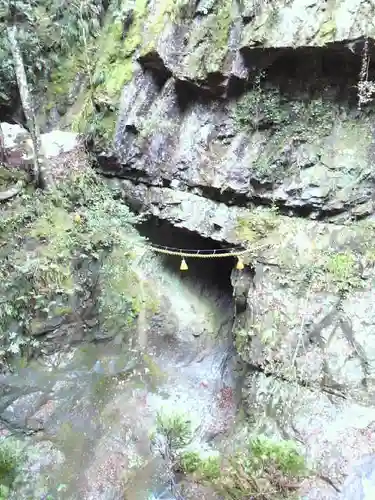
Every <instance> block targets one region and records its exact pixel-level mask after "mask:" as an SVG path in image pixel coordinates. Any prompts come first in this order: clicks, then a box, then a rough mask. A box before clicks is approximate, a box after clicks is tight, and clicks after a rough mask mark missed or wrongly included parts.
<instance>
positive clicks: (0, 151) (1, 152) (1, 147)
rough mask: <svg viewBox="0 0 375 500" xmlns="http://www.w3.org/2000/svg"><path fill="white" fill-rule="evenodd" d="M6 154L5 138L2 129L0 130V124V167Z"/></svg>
mask: <svg viewBox="0 0 375 500" xmlns="http://www.w3.org/2000/svg"><path fill="white" fill-rule="evenodd" d="M5 160H6V154H5V138H4V134H3V129H2V128H1V123H0V165H1V163H5Z"/></svg>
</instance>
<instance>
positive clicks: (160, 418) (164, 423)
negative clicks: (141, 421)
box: [156, 412, 192, 452]
mask: <svg viewBox="0 0 375 500" xmlns="http://www.w3.org/2000/svg"><path fill="white" fill-rule="evenodd" d="M156 432H157V434H159V435H161V436H162V437H163V438H164V439H165V442H166V446H167V447H168V449H169V450H170V451H171V452H175V451H176V450H178V449H180V448H183V447H184V446H186V445H187V444H188V443H189V442H190V441H191V439H192V430H191V425H190V421H189V420H188V419H186V417H184V416H183V415H179V414H171V415H163V414H162V413H160V412H159V413H158V414H157V416H156Z"/></svg>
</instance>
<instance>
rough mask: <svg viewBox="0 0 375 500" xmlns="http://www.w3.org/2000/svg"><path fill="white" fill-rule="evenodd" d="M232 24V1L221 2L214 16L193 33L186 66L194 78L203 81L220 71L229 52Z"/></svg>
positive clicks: (209, 17)
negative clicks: (210, 74)
mask: <svg viewBox="0 0 375 500" xmlns="http://www.w3.org/2000/svg"><path fill="white" fill-rule="evenodd" d="M231 24H232V0H220V1H218V2H216V3H215V7H214V10H213V12H212V14H208V15H207V16H206V17H205V19H204V21H203V23H202V24H201V25H199V26H197V27H196V28H195V29H194V30H193V31H192V32H191V35H190V37H189V42H188V47H187V50H186V52H187V54H189V55H188V56H187V58H186V61H185V65H186V67H187V69H188V70H189V71H190V72H191V73H192V76H194V77H197V78H202V79H203V78H205V77H206V76H207V74H208V73H214V72H216V71H220V69H221V67H222V64H223V61H224V59H225V57H226V55H227V52H228V39H229V34H230V27H231Z"/></svg>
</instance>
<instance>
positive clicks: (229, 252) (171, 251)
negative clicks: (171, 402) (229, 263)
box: [149, 243, 250, 271]
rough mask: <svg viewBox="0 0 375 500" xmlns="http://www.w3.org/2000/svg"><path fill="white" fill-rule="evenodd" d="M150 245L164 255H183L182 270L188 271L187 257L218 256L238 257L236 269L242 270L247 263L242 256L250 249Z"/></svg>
mask: <svg viewBox="0 0 375 500" xmlns="http://www.w3.org/2000/svg"><path fill="white" fill-rule="evenodd" d="M149 247H150V249H151V250H153V251H154V252H156V253H160V254H163V255H172V256H176V257H181V264H180V271H187V270H188V269H189V266H188V265H187V262H186V260H185V258H188V257H189V258H193V259H218V258H226V257H237V264H236V269H238V270H242V269H244V267H245V265H244V263H243V260H242V256H243V255H245V254H247V253H249V252H250V250H249V249H247V250H244V249H242V250H241V249H238V248H235V247H233V248H223V249H217V248H216V249H214V250H188V249H182V248H172V247H165V246H161V245H156V244H154V243H150V244H149Z"/></svg>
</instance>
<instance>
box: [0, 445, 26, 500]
mask: <svg viewBox="0 0 375 500" xmlns="http://www.w3.org/2000/svg"><path fill="white" fill-rule="evenodd" d="M21 463H22V454H21V451H20V447H19V445H18V444H17V443H16V441H13V440H11V439H9V438H5V439H4V438H2V439H1V441H0V499H4V500H5V499H6V498H8V494H9V492H10V490H11V487H12V484H13V483H14V480H15V478H16V474H17V471H18V469H19V467H20V465H21Z"/></svg>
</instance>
